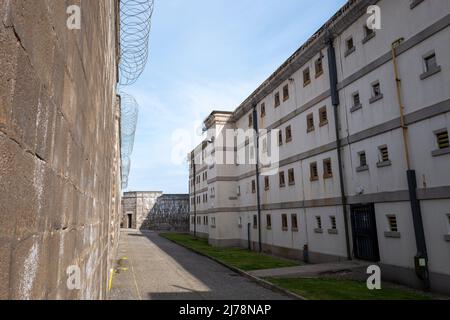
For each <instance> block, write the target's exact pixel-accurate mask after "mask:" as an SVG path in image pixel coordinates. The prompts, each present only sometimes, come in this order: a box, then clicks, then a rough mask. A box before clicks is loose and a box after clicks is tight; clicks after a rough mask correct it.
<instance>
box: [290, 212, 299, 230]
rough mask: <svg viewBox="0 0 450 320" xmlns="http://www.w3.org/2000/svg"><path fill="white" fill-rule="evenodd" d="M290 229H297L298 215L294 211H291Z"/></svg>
mask: <svg viewBox="0 0 450 320" xmlns="http://www.w3.org/2000/svg"><path fill="white" fill-rule="evenodd" d="M291 230H292V231H294V232H297V231H298V216H297V214H296V213H291Z"/></svg>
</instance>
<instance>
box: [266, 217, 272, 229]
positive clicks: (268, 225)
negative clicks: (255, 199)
mask: <svg viewBox="0 0 450 320" xmlns="http://www.w3.org/2000/svg"><path fill="white" fill-rule="evenodd" d="M266 228H267V229H269V230H270V229H272V216H271V215H270V214H266Z"/></svg>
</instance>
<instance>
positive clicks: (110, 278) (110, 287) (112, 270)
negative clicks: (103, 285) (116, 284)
mask: <svg viewBox="0 0 450 320" xmlns="http://www.w3.org/2000/svg"><path fill="white" fill-rule="evenodd" d="M109 272H110V275H109V284H108V290H109V291H111V289H112V284H113V277H114V273H115V270H114V269H110V270H109Z"/></svg>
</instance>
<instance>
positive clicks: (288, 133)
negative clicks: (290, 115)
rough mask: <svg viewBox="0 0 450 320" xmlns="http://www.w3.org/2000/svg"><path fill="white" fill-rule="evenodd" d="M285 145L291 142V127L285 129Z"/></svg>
mask: <svg viewBox="0 0 450 320" xmlns="http://www.w3.org/2000/svg"><path fill="white" fill-rule="evenodd" d="M285 135H286V143H289V142H292V126H291V125H289V126H287V127H286V129H285Z"/></svg>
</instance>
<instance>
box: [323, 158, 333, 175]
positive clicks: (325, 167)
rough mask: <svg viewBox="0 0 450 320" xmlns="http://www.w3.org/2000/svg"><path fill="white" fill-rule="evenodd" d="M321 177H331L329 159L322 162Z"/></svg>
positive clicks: (331, 170)
mask: <svg viewBox="0 0 450 320" xmlns="http://www.w3.org/2000/svg"><path fill="white" fill-rule="evenodd" d="M323 177H324V178H325V179H327V178H331V177H333V168H332V166H331V159H325V160H323Z"/></svg>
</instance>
